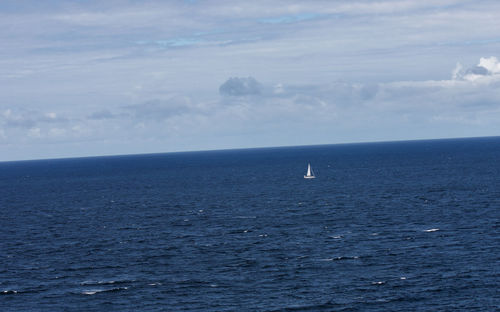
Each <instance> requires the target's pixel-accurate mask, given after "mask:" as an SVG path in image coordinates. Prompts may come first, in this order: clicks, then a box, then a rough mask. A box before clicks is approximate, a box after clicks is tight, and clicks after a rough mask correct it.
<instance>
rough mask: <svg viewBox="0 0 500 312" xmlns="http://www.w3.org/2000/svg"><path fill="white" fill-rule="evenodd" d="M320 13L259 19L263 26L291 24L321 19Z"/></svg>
mask: <svg viewBox="0 0 500 312" xmlns="http://www.w3.org/2000/svg"><path fill="white" fill-rule="evenodd" d="M321 16H322V15H321V14H318V13H300V14H296V15H283V16H277V17H270V18H263V19H259V22H260V23H263V24H291V23H297V22H302V21H307V20H312V19H316V18H319V17H321Z"/></svg>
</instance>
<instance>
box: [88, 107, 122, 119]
mask: <svg viewBox="0 0 500 312" xmlns="http://www.w3.org/2000/svg"><path fill="white" fill-rule="evenodd" d="M116 117H117V116H116V115H115V114H113V113H111V112H110V111H109V110H107V109H103V110H100V111H97V112H93V113H92V114H90V115H88V116H87V118H88V119H93V120H103V119H113V118H116Z"/></svg>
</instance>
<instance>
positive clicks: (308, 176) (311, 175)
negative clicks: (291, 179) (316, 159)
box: [304, 164, 316, 179]
mask: <svg viewBox="0 0 500 312" xmlns="http://www.w3.org/2000/svg"><path fill="white" fill-rule="evenodd" d="M314 178H316V177H315V176H314V171H312V168H311V164H307V174H306V175H305V176H304V179H314Z"/></svg>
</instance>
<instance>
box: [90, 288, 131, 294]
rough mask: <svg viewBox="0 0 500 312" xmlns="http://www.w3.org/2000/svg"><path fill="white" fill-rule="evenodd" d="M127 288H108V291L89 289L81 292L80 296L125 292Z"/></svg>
mask: <svg viewBox="0 0 500 312" xmlns="http://www.w3.org/2000/svg"><path fill="white" fill-rule="evenodd" d="M127 289H128V287H117V288H109V289H90V290H85V291H83V292H82V295H95V294H98V293H102V292H113V291H119V290H127Z"/></svg>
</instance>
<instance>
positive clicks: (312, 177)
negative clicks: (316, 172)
mask: <svg viewBox="0 0 500 312" xmlns="http://www.w3.org/2000/svg"><path fill="white" fill-rule="evenodd" d="M314 178H316V177H315V176H307V175H305V176H304V179H314Z"/></svg>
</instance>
